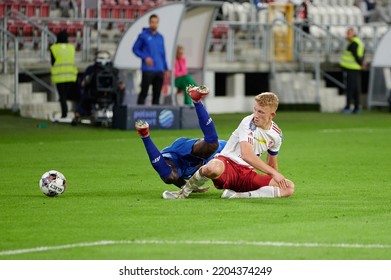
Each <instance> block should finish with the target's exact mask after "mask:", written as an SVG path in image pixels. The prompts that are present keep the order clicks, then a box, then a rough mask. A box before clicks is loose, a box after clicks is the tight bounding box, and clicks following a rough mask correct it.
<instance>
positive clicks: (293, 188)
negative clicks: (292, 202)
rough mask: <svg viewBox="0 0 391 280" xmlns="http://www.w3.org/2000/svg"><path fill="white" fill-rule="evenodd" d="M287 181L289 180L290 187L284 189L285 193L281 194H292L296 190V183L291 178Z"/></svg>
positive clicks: (286, 195)
mask: <svg viewBox="0 0 391 280" xmlns="http://www.w3.org/2000/svg"><path fill="white" fill-rule="evenodd" d="M287 181H288V187H287V188H286V189H284V192H283V194H281V196H283V197H288V196H291V195H293V193H294V192H295V184H294V183H293V182H292V181H291V180H287Z"/></svg>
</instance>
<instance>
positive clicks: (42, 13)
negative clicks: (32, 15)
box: [38, 3, 50, 18]
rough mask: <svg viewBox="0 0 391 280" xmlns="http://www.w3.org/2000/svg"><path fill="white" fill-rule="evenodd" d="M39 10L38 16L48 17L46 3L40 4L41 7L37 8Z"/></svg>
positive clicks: (48, 7)
mask: <svg viewBox="0 0 391 280" xmlns="http://www.w3.org/2000/svg"><path fill="white" fill-rule="evenodd" d="M38 9H39V16H40V17H43V18H47V17H49V13H50V6H49V4H47V3H42V4H41V5H39V6H38Z"/></svg>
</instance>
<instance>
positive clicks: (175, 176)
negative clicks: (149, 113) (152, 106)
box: [135, 86, 226, 192]
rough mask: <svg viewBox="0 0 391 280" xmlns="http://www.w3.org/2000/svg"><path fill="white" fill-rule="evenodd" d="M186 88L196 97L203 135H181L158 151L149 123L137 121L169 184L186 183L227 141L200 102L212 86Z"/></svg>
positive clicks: (155, 165)
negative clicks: (219, 137)
mask: <svg viewBox="0 0 391 280" xmlns="http://www.w3.org/2000/svg"><path fill="white" fill-rule="evenodd" d="M186 91H187V93H188V94H189V96H190V98H191V99H192V100H193V104H194V108H195V111H196V114H197V117H198V122H199V125H200V128H201V130H202V132H203V134H204V138H199V139H190V138H184V137H182V138H178V139H176V140H175V141H174V142H173V143H172V144H171V145H170V146H168V147H166V148H164V149H162V150H161V151H159V149H158V148H157V147H156V146H155V144H154V143H153V141H152V139H151V137H150V135H149V124H148V123H147V122H145V121H143V120H139V121H136V123H135V127H136V130H137V133H138V134H139V135H140V136H141V139H142V140H143V143H144V146H145V149H146V151H147V153H148V156H149V159H150V161H151V164H152V167H153V168H154V169H155V170H156V172H157V173H158V174H159V175H160V178H161V179H162V180H163V181H164V182H165V183H166V184H174V185H175V186H177V187H178V188H181V187H182V186H184V185H185V184H186V180H187V179H189V178H190V177H191V176H192V175H193V174H194V173H195V172H196V171H197V170H198V168H200V167H201V166H202V165H204V164H206V163H207V162H208V161H209V160H211V159H212V158H213V156H214V155H215V154H216V153H219V152H220V151H221V150H222V149H223V148H224V146H225V144H226V141H224V140H219V139H218V136H217V131H216V127H215V125H214V122H213V120H212V118H211V117H210V116H209V114H208V112H207V111H206V109H205V107H204V105H203V104H202V102H201V100H202V99H203V98H204V97H205V96H206V95H208V94H209V89H208V88H207V87H206V86H199V87H198V86H197V87H196V86H189V87H188V88H187V89H186ZM208 189H209V187H206V188H201V187H200V188H198V189H197V190H196V192H205V191H207V190H208Z"/></svg>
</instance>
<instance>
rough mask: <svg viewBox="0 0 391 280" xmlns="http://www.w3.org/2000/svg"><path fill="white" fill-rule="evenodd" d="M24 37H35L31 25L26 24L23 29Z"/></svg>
mask: <svg viewBox="0 0 391 280" xmlns="http://www.w3.org/2000/svg"><path fill="white" fill-rule="evenodd" d="M22 30H23V36H25V37H32V36H33V26H32V25H31V24H25V25H23V27H22Z"/></svg>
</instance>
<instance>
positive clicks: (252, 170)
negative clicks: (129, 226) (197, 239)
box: [163, 92, 295, 199]
mask: <svg viewBox="0 0 391 280" xmlns="http://www.w3.org/2000/svg"><path fill="white" fill-rule="evenodd" d="M278 102H279V101H278V97H277V95H275V94H274V93H272V92H264V93H261V94H258V95H257V96H255V98H254V110H253V113H252V114H251V115H249V116H247V117H245V118H243V120H242V121H241V123H240V125H239V127H238V128H237V129H236V130H235V131H234V132H233V133H232V135H231V137H230V138H229V140H228V142H227V144H226V146H225V147H224V149H223V150H222V151H221V153H219V154H217V155H216V156H215V158H214V159H212V160H211V161H209V162H208V163H207V164H206V165H204V166H202V167H200V168H199V169H198V171H197V172H196V173H195V174H194V175H193V176H192V177H191V178H190V179H189V180H188V181H187V183H186V185H185V186H184V187H182V189H181V190H180V191H176V192H170V191H165V192H164V193H163V198H165V199H178V198H186V197H188V196H189V195H190V193H191V192H192V191H193V190H195V189H197V188H198V187H199V186H202V185H203V184H204V183H206V182H207V181H208V180H210V179H211V180H212V181H213V183H214V185H215V187H216V188H217V189H223V190H224V191H223V194H222V196H221V197H222V198H257V197H288V196H291V195H292V194H293V192H294V188H295V186H294V184H293V182H292V181H291V180H288V179H286V178H285V177H284V176H283V175H282V174H281V173H279V172H278V161H277V157H278V152H279V150H280V147H281V143H282V132H281V129H280V128H279V127H278V126H277V124H276V123H275V122H274V121H273V118H274V117H275V115H276V111H277V108H278ZM264 153H267V156H266V162H264V161H263V160H262V159H261V156H262V154H264ZM257 170H258V171H261V172H263V174H261V173H257Z"/></svg>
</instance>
